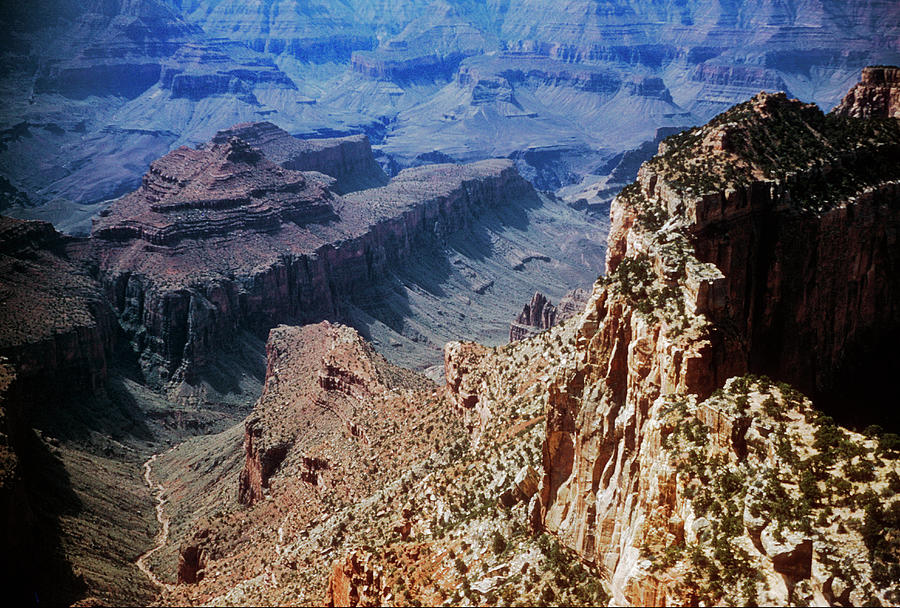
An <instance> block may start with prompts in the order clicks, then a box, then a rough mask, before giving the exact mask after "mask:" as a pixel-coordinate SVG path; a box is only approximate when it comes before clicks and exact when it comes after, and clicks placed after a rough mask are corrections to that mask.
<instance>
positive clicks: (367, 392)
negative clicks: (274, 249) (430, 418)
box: [238, 321, 427, 505]
mask: <svg viewBox="0 0 900 608" xmlns="http://www.w3.org/2000/svg"><path fill="white" fill-rule="evenodd" d="M266 353H267V359H268V365H267V371H266V382H265V386H264V389H263V394H262V396H261V397H260V399H259V401H258V402H257V404H256V407H255V410H254V414H253V415H252V416H251V417H250V418H248V419H247V421H246V423H245V432H244V453H245V464H244V468H243V470H242V471H241V475H240V480H239V482H238V501H239V502H241V503H243V504H248V505H249V504H253V503H255V502H257V501H259V500H260V499H262V498H263V496H264V495H265V493H266V492H267V491H268V490H267V489H268V488H269V485H270V480H271V479H272V477H273V476H274V475H275V474H276V473H277V471H279V470H280V469H282V468H284V469H286V470H290V471H296V472H297V478H298V479H299V481H300V482H302V483H303V484H305V487H306V488H307V490H308V491H333V492H334V491H339V492H345V491H348V490H352V492H353V494H354V495H356V494H357V492H362V488H363V487H368V485H369V484H370V483H374V477H371V476H372V475H374V471H373V470H371V467H369V465H368V464H366V463H367V462H368V460H367V458H368V455H369V454H370V453H371V452H372V449H373V443H377V442H379V441H380V437H381V435H380V434H379V433H380V432H381V431H380V430H379V431H377V432H376V429H383V428H384V427H385V426H386V425H387V423H389V422H390V420H391V419H393V417H394V416H395V415H396V413H395V412H393V411H392V410H391V407H392V406H395V405H396V404H397V403H398V401H399V400H400V399H401V398H402V397H405V396H406V393H407V391H409V390H413V389H419V390H421V389H424V388H425V387H426V386H427V384H426V381H424V380H423V379H419V378H418V377H416V376H415V375H414V374H412V372H405V373H404V372H399V371H395V370H394V369H393V368H392V366H389V365H388V363H387V362H386V361H384V359H382V358H381V357H380V356H379V355H377V354H375V352H374V351H373V350H372V348H371V347H370V346H369V345H368V344H366V343H365V342H364V341H363V340H362V339H361V338H360V337H359V335H358V334H357V333H356V332H355V331H354V330H353V329H350V328H349V327H344V326H341V325H333V324H330V323H328V322H327V321H325V322H322V323H319V324H317V325H311V326H307V327H304V328H302V329H301V328H296V327H288V326H279V327H276V328H275V329H273V330H272V331H271V332H270V334H269V340H268V342H267V344H266ZM285 403H290V404H291V407H290V408H287V409H286V408H285V407H284V406H283V404H285ZM366 403H377V404H378V406H377V410H378V411H375V410H372V409H369V408H367V407H365V404H366ZM379 411H380V413H379ZM379 416H387V418H385V419H379ZM346 441H349V442H350V443H351V444H352V446H353V447H352V449H350V448H348V449H344V448H343V447H341V448H338V447H337V446H340V445H342V444H343V443H345V442H346ZM359 467H362V468H361V469H359ZM376 468H381V467H380V465H377V466H376ZM349 471H356V473H353V474H350V473H348V472H349ZM364 471H369V475H358V474H357V473H361V472H364Z"/></svg>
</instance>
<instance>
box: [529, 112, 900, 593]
mask: <svg viewBox="0 0 900 608" xmlns="http://www.w3.org/2000/svg"><path fill="white" fill-rule="evenodd" d="M841 120H842V119H840V118H839V117H833V118H832V117H824V116H822V115H821V113H818V112H817V111H816V110H814V109H812V108H808V107H803V106H802V105H801V104H799V103H798V102H796V101H793V102H792V101H788V100H787V99H785V98H784V97H783V96H767V95H760V96H758V97H757V98H754V100H752V101H751V102H748V104H745V105H744V106H743V107H742V106H738V107H737V108H735V109H734V110H732V111H730V112H728V113H726V114H725V115H723V116H722V117H720V118H719V119H716V120H715V121H713V122H712V123H710V125H708V126H707V127H704V128H702V129H701V130H700V131H693V132H688V133H687V134H685V135H684V136H678V137H677V138H674V141H669V142H667V143H665V144H663V145H662V146H661V147H660V155H659V156H657V157H656V158H655V159H654V160H653V161H651V162H649V163H647V164H645V165H644V167H643V168H642V169H641V171H640V173H639V177H638V182H637V183H636V185H635V186H634V189H633V190H632V189H626V191H625V192H624V193H623V194H622V195H621V196H620V197H619V198H618V199H617V200H616V201H615V203H614V205H613V210H612V219H613V230H612V232H611V234H610V245H609V254H608V258H607V276H608V280H607V285H609V287H607V288H605V289H595V291H594V293H593V295H592V297H591V300H590V301H589V302H588V305H587V307H586V310H585V312H584V314H583V316H582V317H581V319H580V320H579V330H578V338H577V345H578V349H579V352H580V359H579V360H578V361H577V363H576V364H575V365H574V366H572V367H571V368H569V369H563V370H561V371H560V372H559V373H558V375H557V377H556V378H555V379H554V380H553V381H552V382H551V383H550V386H549V387H548V398H549V411H548V419H547V439H546V441H545V444H544V479H543V483H542V488H541V505H542V521H543V525H544V526H546V528H547V529H549V530H551V531H553V532H554V533H555V534H557V535H558V536H559V537H560V538H561V539H563V540H564V542H565V543H566V544H568V545H569V546H571V547H573V548H574V549H576V550H577V551H578V552H579V553H580V554H581V555H583V556H584V557H585V558H586V559H589V560H591V561H596V562H598V563H602V564H604V565H605V566H606V568H607V569H608V570H609V572H611V573H612V581H613V587H614V591H615V594H616V595H615V596H614V597H615V598H618V599H617V601H626V602H629V603H636V604H646V603H648V602H650V603H659V602H662V601H667V597H671V596H670V595H669V594H671V593H672V592H673V589H674V587H672V586H671V585H670V584H669V583H666V582H665V581H664V580H663V579H659V578H654V577H653V576H650V575H649V573H648V572H647V571H646V570H645V567H644V566H642V565H641V558H640V551H639V548H640V547H641V546H642V543H644V542H646V539H647V538H648V537H647V535H648V534H649V533H650V531H651V530H652V529H656V530H657V533H661V534H668V535H670V537H671V538H677V537H678V536H679V534H683V533H684V532H683V529H682V527H681V526H682V525H683V523H678V522H683V521H684V520H685V517H686V505H687V504H689V503H687V502H686V500H685V497H684V496H682V495H680V494H679V491H678V489H677V484H676V476H675V475H674V471H673V470H672V468H671V465H670V464H668V459H667V456H666V455H665V453H664V451H663V449H662V439H663V437H664V436H665V434H666V433H667V431H666V430H665V425H664V423H663V422H662V421H661V420H660V418H659V416H660V412H661V410H660V403H661V399H664V398H665V396H666V395H688V394H690V395H697V396H699V397H700V398H701V399H702V398H705V397H706V396H707V395H709V394H710V393H711V392H712V391H713V390H714V389H715V388H717V387H719V386H722V384H723V383H724V381H725V379H726V378H728V377H731V376H736V375H741V374H744V373H746V372H748V371H754V372H765V373H767V374H769V375H770V376H772V377H774V378H778V379H786V380H789V381H791V382H793V383H796V384H797V385H798V386H800V387H802V388H804V389H806V390H809V391H815V390H816V389H824V388H825V387H827V386H828V384H827V382H828V378H831V377H833V376H832V375H833V374H838V373H840V370H841V369H842V364H843V360H842V357H843V356H844V355H843V354H844V353H845V352H847V351H848V350H853V352H860V351H859V349H860V348H861V347H854V346H853V345H854V344H858V345H861V344H871V336H872V332H883V333H884V335H892V334H893V332H896V331H897V328H898V327H900V317H898V316H897V312H896V307H895V306H896V303H895V301H894V299H895V296H896V294H897V293H898V287H900V285H898V284H897V282H896V273H894V272H893V270H892V269H894V268H896V267H897V259H896V252H897V249H896V248H895V247H885V246H884V245H885V244H886V243H887V242H892V240H893V237H892V236H888V235H893V234H894V232H895V231H896V230H897V227H898V226H900V216H898V215H897V210H898V208H900V206H898V205H900V191H898V189H897V185H896V182H895V181H894V180H895V179H896V177H897V170H898V169H900V166H898V163H897V160H896V159H897V158H900V156H898V155H897V150H898V148H897V145H898V144H900V131H898V130H897V129H895V128H894V127H893V126H891V125H888V126H886V127H884V129H883V130H880V131H879V129H880V127H875V134H874V135H870V134H866V135H863V132H864V131H859V132H857V137H860V138H869V137H871V139H866V144H865V145H863V146H860V148H854V147H853V146H851V147H850V150H846V149H842V148H841V147H840V145H841V144H840V143H839V142H840V141H841V140H840V139H839V138H835V139H829V138H830V137H831V135H830V134H831V133H834V132H835V131H832V130H830V129H832V127H834V129H835V130H837V129H838V128H849V127H848V126H847V125H845V124H844V123H840V121H841ZM720 125H721V126H720ZM784 125H791V126H792V128H797V129H812V130H814V131H816V132H818V133H819V134H820V135H817V136H816V137H817V139H818V140H819V141H824V142H825V144H824V145H822V144H821V143H819V144H817V147H816V148H815V149H816V150H817V151H816V152H813V148H809V149H805V151H804V152H801V154H810V155H812V154H816V155H817V156H818V157H819V158H821V159H822V162H824V163H826V164H825V167H826V168H824V169H819V168H817V169H813V170H812V171H813V173H814V176H808V174H807V175H804V172H803V170H801V171H799V172H798V173H795V174H794V175H793V176H792V177H789V178H787V179H785V178H783V177H777V176H775V175H772V174H771V173H770V172H769V171H767V170H766V168H765V167H764V166H761V165H760V164H758V163H759V159H760V157H759V156H757V154H758V152H759V150H761V149H767V150H770V151H775V152H778V151H779V150H781V151H784V150H786V149H788V148H789V146H793V145H799V147H800V149H801V150H804V146H805V145H808V144H806V143H805V142H797V141H788V140H785V139H780V138H782V137H784V136H780V135H777V134H776V133H778V130H779V129H781V128H782V127H783V126H784ZM794 125H796V127H794ZM738 132H740V133H743V136H744V137H743V139H742V140H741V141H745V142H746V141H749V142H752V144H751V146H752V147H750V148H749V149H748V148H740V146H739V145H737V144H735V143H732V142H736V141H738V140H736V139H732V136H731V134H732V133H738ZM781 132H782V133H783V131H781ZM796 132H797V133H801V131H796ZM873 140H874V141H873ZM692 142H696V144H694V145H695V146H697V147H694V148H691V149H690V150H691V151H690V154H691V155H692V158H693V159H694V160H688V157H687V156H686V155H685V156H679V152H678V150H677V149H674V148H673V146H679V145H682V146H683V145H690V144H691V143H692ZM851 150H852V151H851ZM794 154H796V152H795V153H794ZM720 159H721V161H724V160H725V159H730V162H732V163H734V164H735V166H737V167H738V168H739V170H740V171H741V174H740V176H739V177H736V178H735V177H731V178H726V180H725V181H721V182H718V183H719V184H722V185H719V186H718V187H716V186H715V185H714V184H715V182H712V183H710V182H709V181H708V182H706V184H705V185H703V184H702V182H701V185H700V192H699V194H698V193H697V190H692V188H696V187H697V182H691V181H688V180H689V178H687V177H686V176H687V175H691V172H692V171H693V170H694V169H692V164H694V163H695V164H696V166H697V167H703V170H705V171H710V168H711V167H716V166H719V165H718V162H721V161H720ZM793 160H796V157H789V156H785V157H783V158H782V159H781V162H782V163H783V164H782V165H781V166H780V167H778V166H777V165H776V168H777V169H778V170H782V171H787V170H790V165H791V162H792V161H793ZM827 163H832V165H831V168H828V167H829V165H828V164H827ZM866 163H874V164H877V165H878V166H880V167H884V168H885V170H884V171H882V172H880V173H878V174H875V173H870V172H867V171H866V170H865V169H864V167H863V166H864V165H865V164H866ZM820 167H821V165H820ZM836 167H842V168H843V170H850V171H851V172H855V177H856V178H857V179H858V181H855V182H854V183H852V186H851V187H849V188H845V189H844V190H843V191H841V190H838V192H839V195H838V196H839V197H840V198H838V199H833V198H832V199H829V200H825V199H821V198H817V197H818V191H817V190H815V189H814V188H813V187H810V186H809V185H808V184H811V182H812V180H815V179H823V178H822V176H823V175H828V174H829V171H830V170H837V169H836ZM711 173H714V172H711ZM824 179H827V178H824ZM726 182H728V185H727V186H724V184H725V183H726ZM723 186H724V187H723ZM654 210H657V211H658V213H657V212H656V211H654ZM682 218H683V219H682ZM679 221H684V222H685V223H684V224H683V226H684V228H686V230H687V234H690V235H691V237H690V240H679V237H678V236H677V232H676V231H677V226H678V223H677V222H679ZM663 224H665V226H666V227H667V228H668V230H666V229H665V228H663ZM660 228H663V229H662V230H659V229H660ZM863 275H865V276H866V277H873V278H874V277H878V279H875V280H874V281H873V282H869V280H868V279H863V278H862V277H863ZM876 300H877V301H879V302H882V303H883V304H882V305H881V306H878V307H875V306H872V305H871V304H869V303H870V302H874V301H876ZM642 302H652V305H651V307H645V306H644V304H642ZM673 306H674V308H672V307H673ZM826 309H827V310H826ZM677 310H681V311H682V312H681V313H678V312H676V311H677ZM642 311H643V312H642ZM654 311H655V312H654ZM681 315H684V316H681ZM701 315H702V316H701ZM877 363H878V362H877V361H875V360H869V361H868V362H867V365H868V364H875V365H877ZM883 380H884V379H883V378H882V382H883ZM704 411H706V413H705V414H704V413H703V412H700V413H699V414H698V416H699V418H700V419H701V420H702V421H703V422H704V424H705V425H706V427H708V428H709V429H711V432H712V434H713V436H714V437H716V438H718V439H716V441H720V442H721V443H722V444H723V445H730V444H732V442H733V441H734V439H735V438H736V437H737V438H740V437H743V436H744V432H745V431H746V426H745V425H743V423H741V421H740V420H739V419H735V418H734V417H733V416H731V415H726V414H724V413H722V412H718V411H716V410H708V411H707V410H704ZM732 449H733V452H734V454H735V455H736V456H733V457H737V458H740V457H741V454H742V453H746V445H745V442H744V441H743V440H741V441H740V442H736V443H734V445H733V448H732ZM653 522H657V523H653ZM695 527H696V526H695ZM769 534H771V533H769ZM763 536H766V532H765V531H763ZM670 542H671V541H670ZM779 542H780V543H782V544H784V546H781V544H778V543H775V542H774V541H772V539H771V538H770V537H769V536H766V538H764V539H763V541H762V544H763V546H764V547H768V549H766V553H767V555H770V557H771V558H772V560H773V566H772V567H774V569H775V571H777V572H783V573H786V574H789V575H790V576H793V577H799V578H803V577H808V576H809V575H810V556H811V545H809V543H808V542H807V541H806V540H804V539H797V542H795V543H793V544H790V543H788V541H785V540H782V541H779ZM776 544H778V546H775V545H776ZM787 544H790V546H787ZM770 552H771V553H770ZM776 562H777V563H776ZM820 582H821V581H820ZM667 585H669V586H667Z"/></svg>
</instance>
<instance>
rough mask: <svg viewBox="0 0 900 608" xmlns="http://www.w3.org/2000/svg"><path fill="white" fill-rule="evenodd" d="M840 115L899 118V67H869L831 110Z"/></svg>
mask: <svg viewBox="0 0 900 608" xmlns="http://www.w3.org/2000/svg"><path fill="white" fill-rule="evenodd" d="M834 113H835V114H838V115H840V116H853V117H855V118H900V68H897V67H895V66H869V67H866V68H863V71H862V78H861V80H860V82H859V83H858V84H856V85H855V86H854V87H853V88H852V89H850V92H849V93H847V95H846V96H845V97H844V99H842V100H841V103H839V104H838V105H837V107H836V108H835V109H834Z"/></svg>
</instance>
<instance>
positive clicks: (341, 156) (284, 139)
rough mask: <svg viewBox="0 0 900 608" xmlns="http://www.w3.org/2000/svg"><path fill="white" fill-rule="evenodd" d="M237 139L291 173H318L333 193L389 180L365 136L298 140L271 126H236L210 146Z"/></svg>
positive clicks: (223, 133)
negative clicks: (327, 178) (328, 180)
mask: <svg viewBox="0 0 900 608" xmlns="http://www.w3.org/2000/svg"><path fill="white" fill-rule="evenodd" d="M230 137H237V138H239V139H241V140H243V141H245V142H247V143H248V144H250V145H251V146H253V147H254V148H256V149H258V150H260V151H261V152H262V153H263V154H264V155H265V156H266V158H268V159H269V160H271V161H272V162H274V163H277V164H279V165H281V166H282V167H284V168H285V169H291V170H293V171H318V172H319V173H325V174H326V175H330V176H332V177H334V178H335V179H336V180H337V182H336V184H335V186H334V190H335V192H338V193H347V192H355V191H357V190H365V189H367V188H376V187H378V186H384V185H386V184H387V183H388V177H387V175H385V174H384V171H383V170H382V169H381V166H380V165H379V164H378V163H377V162H376V161H375V159H374V157H373V156H372V146H371V145H370V144H369V138H368V137H366V136H365V135H351V136H348V137H334V138H326V139H298V138H296V137H292V136H291V135H290V134H289V133H288V132H287V131H285V130H283V129H279V128H278V127H276V126H275V125H273V124H272V123H270V122H255V123H246V124H240V125H235V126H234V127H232V128H230V129H226V130H224V131H219V132H218V133H217V134H216V136H215V137H213V139H212V141H213V143H224V142H225V141H227V140H228V139H229V138H230Z"/></svg>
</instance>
